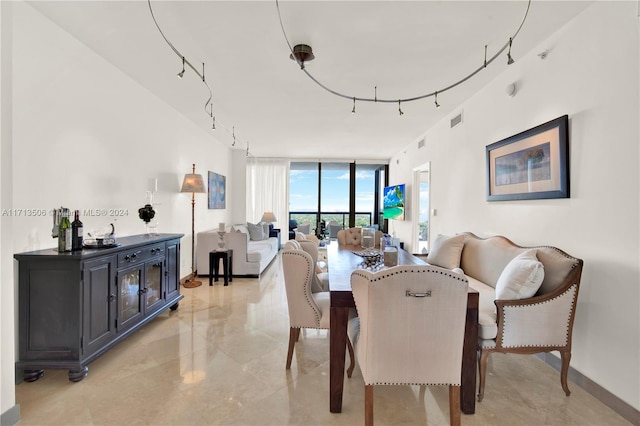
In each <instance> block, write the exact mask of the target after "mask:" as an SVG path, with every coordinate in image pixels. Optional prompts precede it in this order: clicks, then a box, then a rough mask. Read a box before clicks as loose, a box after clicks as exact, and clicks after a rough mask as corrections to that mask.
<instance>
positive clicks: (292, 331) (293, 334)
mask: <svg viewBox="0 0 640 426" xmlns="http://www.w3.org/2000/svg"><path fill="white" fill-rule="evenodd" d="M299 337H300V329H299V328H293V327H289V352H288V353H287V370H288V369H290V368H291V360H292V359H293V348H294V347H295V345H296V342H297V341H298V338H299Z"/></svg>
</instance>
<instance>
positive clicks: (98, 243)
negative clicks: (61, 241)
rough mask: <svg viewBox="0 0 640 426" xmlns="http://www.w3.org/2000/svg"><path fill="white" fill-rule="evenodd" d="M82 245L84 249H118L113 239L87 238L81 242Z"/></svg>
mask: <svg viewBox="0 0 640 426" xmlns="http://www.w3.org/2000/svg"><path fill="white" fill-rule="evenodd" d="M82 245H83V246H84V247H86V248H94V249H98V248H109V247H118V246H119V245H120V244H118V243H117V242H116V239H115V238H87V239H86V240H84V241H83V242H82Z"/></svg>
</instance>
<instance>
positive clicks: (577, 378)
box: [536, 353, 640, 426]
mask: <svg viewBox="0 0 640 426" xmlns="http://www.w3.org/2000/svg"><path fill="white" fill-rule="evenodd" d="M536 356H537V357H538V358H540V359H541V360H542V361H544V362H545V363H547V364H548V365H550V366H551V367H553V368H554V369H555V370H557V371H558V372H560V370H561V369H562V361H561V360H560V358H559V357H558V356H556V355H554V354H552V353H539V354H536ZM567 376H568V379H569V380H570V381H571V382H573V383H575V384H576V385H578V386H580V387H581V388H582V389H584V390H586V391H587V392H589V393H590V394H591V395H593V396H594V397H595V398H597V399H598V400H599V401H600V402H602V403H603V404H604V405H606V406H607V407H609V408H611V409H612V410H613V411H615V412H616V413H618V414H619V415H620V416H622V417H624V418H625V419H626V420H628V421H629V422H631V424H633V425H636V426H639V425H640V411H639V410H636V409H635V408H634V407H632V406H631V405H629V404H627V403H626V402H624V401H623V400H621V399H620V398H618V397H617V396H615V395H614V394H612V393H611V392H609V391H608V390H606V389H605V388H603V387H602V386H600V385H599V384H597V383H596V382H594V381H593V380H591V379H590V378H588V377H587V376H585V375H583V374H582V373H580V372H579V371H577V370H576V369H574V368H573V367H571V366H569V373H568V375H567Z"/></svg>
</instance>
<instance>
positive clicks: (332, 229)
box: [327, 220, 342, 240]
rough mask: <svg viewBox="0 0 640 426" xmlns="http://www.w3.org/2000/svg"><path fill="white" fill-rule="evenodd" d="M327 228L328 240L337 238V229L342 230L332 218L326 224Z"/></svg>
mask: <svg viewBox="0 0 640 426" xmlns="http://www.w3.org/2000/svg"><path fill="white" fill-rule="evenodd" d="M327 229H328V230H329V240H336V239H338V231H340V230H342V225H340V224H339V223H338V222H336V221H333V220H332V221H331V222H329V223H328V224H327Z"/></svg>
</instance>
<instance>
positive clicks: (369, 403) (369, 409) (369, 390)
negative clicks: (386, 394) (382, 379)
mask: <svg viewBox="0 0 640 426" xmlns="http://www.w3.org/2000/svg"><path fill="white" fill-rule="evenodd" d="M364 425H365V426H373V385H364Z"/></svg>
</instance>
